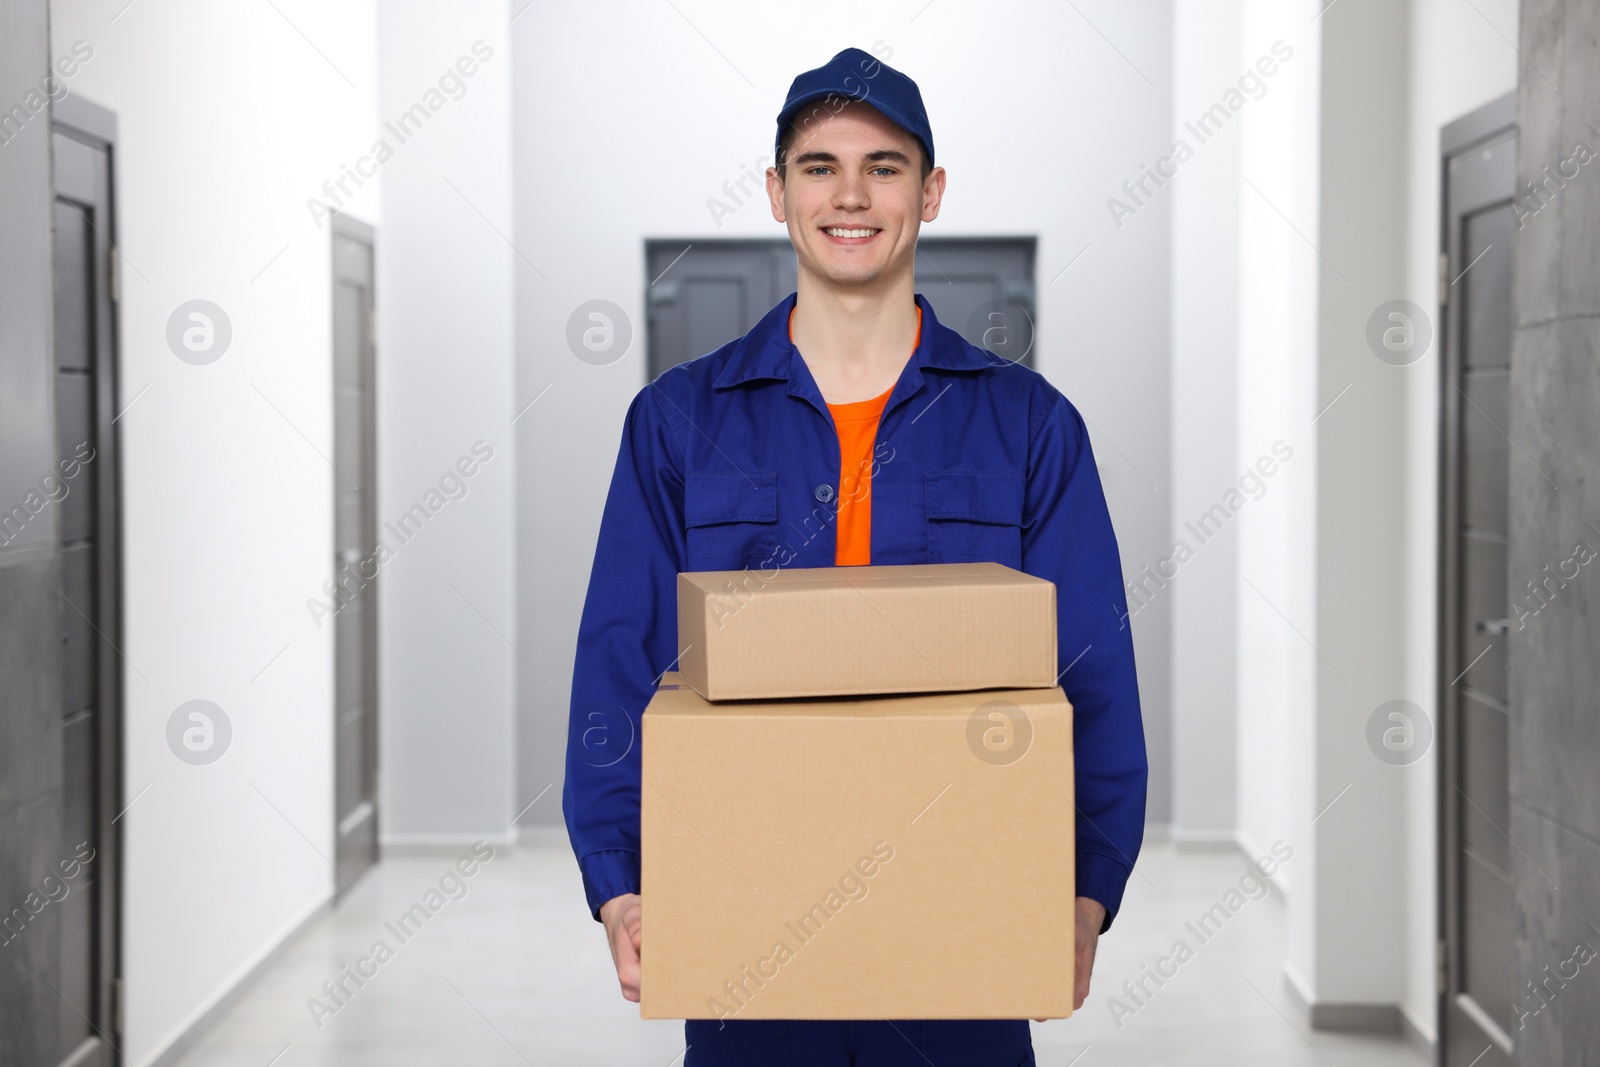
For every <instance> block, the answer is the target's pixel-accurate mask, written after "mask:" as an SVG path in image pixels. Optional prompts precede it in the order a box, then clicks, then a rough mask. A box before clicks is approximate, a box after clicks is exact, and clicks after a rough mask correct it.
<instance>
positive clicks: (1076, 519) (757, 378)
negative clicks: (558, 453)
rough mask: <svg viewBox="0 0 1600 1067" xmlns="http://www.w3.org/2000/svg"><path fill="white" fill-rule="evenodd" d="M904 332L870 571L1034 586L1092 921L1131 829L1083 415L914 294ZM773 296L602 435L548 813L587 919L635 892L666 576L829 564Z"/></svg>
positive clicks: (1122, 674)
mask: <svg viewBox="0 0 1600 1067" xmlns="http://www.w3.org/2000/svg"><path fill="white" fill-rule="evenodd" d="M916 300H917V303H918V304H919V305H920V306H921V308H922V336H921V339H920V341H919V343H918V345H917V349H916V352H915V353H914V354H913V356H912V358H911V359H910V360H909V361H908V362H907V364H906V367H905V369H904V370H903V371H902V372H901V374H900V379H899V381H898V382H896V383H895V386H894V390H893V391H892V392H891V393H890V395H889V400H888V403H887V405H886V406H885V407H884V409H883V416H882V421H881V423H880V425H879V428H878V437H877V443H876V448H875V450H874V453H873V458H874V461H875V466H874V469H873V471H872V482H871V496H872V562H873V563H875V564H880V563H955V562H967V561H974V560H993V561H995V562H998V563H1003V564H1006V565H1007V566H1010V567H1015V568H1017V569H1019V570H1022V571H1026V572H1027V573H1029V574H1034V575H1038V576H1039V577H1041V578H1048V579H1049V580H1050V581H1052V582H1054V583H1055V584H1056V602H1057V605H1058V613H1059V625H1058V641H1059V659H1058V666H1059V667H1060V668H1061V670H1062V675H1061V679H1060V684H1061V686H1062V688H1063V689H1065V690H1066V694H1067V698H1068V699H1069V700H1070V701H1071V702H1072V707H1073V713H1074V720H1073V736H1074V742H1075V745H1076V771H1077V797H1076V800H1077V808H1078V816H1077V883H1078V885H1077V892H1078V895H1079V896H1086V897H1090V898H1092V899H1094V900H1097V901H1099V902H1100V903H1101V904H1103V905H1104V906H1105V909H1106V921H1105V926H1104V927H1103V929H1104V928H1109V926H1110V925H1111V920H1112V918H1113V917H1114V916H1115V915H1116V913H1117V909H1118V906H1119V905H1120V903H1121V901H1122V892H1123V888H1124V886H1125V885H1126V884H1127V880H1128V876H1129V875H1130V874H1131V873H1132V867H1133V862H1134V859H1135V858H1136V857H1137V856H1138V854H1139V846H1140V843H1141V841H1142V839H1143V836H1144V811H1145V785H1146V779H1147V776H1148V768H1147V764H1146V760H1145V746H1144V728H1143V723H1142V721H1141V718H1140V712H1139V690H1138V683H1137V680H1136V678H1135V675H1134V660H1133V641H1132V634H1131V632H1130V630H1129V629H1128V618H1127V614H1126V611H1127V609H1126V606H1125V598H1124V593H1123V585H1122V567H1121V563H1120V560H1119V558H1118V554H1117V542H1116V537H1115V535H1114V533H1113V532H1112V529H1111V517H1110V515H1109V513H1108V512H1107V510H1106V502H1105V495H1104V493H1103V491H1102V489H1101V487H1100V474H1099V471H1098V470H1097V469H1096V467H1095V462H1094V455H1093V453H1092V452H1091V451H1090V447H1089V435H1088V433H1087V431H1086V430H1085V428H1084V422H1083V417H1082V416H1080V415H1079V414H1078V411H1077V409H1076V408H1074V407H1073V406H1072V404H1071V403H1069V402H1068V401H1067V399H1066V398H1065V397H1064V396H1062V395H1061V393H1060V392H1058V391H1057V390H1056V389H1055V387H1053V386H1052V385H1051V384H1050V383H1049V382H1047V381H1046V380H1045V379H1044V377H1043V376H1041V375H1040V374H1038V373H1036V372H1034V371H1032V370H1030V369H1028V368H1026V367H1023V366H1020V365H1017V364H1012V363H1009V362H1006V361H1004V360H1002V359H1001V358H1000V357H998V356H996V355H994V354H992V353H990V352H987V351H986V350H984V349H981V348H978V347H976V346H974V345H972V344H969V343H968V342H967V341H966V339H965V338H963V337H962V336H961V335H960V334H958V333H956V332H955V331H954V330H952V329H950V328H949V327H948V326H944V325H942V324H941V323H940V322H939V321H938V319H936V318H935V317H934V314H933V308H932V307H931V306H929V304H928V301H927V300H926V299H925V298H924V297H923V296H922V295H921V294H918V295H917V297H916ZM794 303H795V295H794V294H790V296H789V297H787V298H786V299H785V300H784V301H783V302H782V303H780V304H779V305H778V306H777V307H775V308H773V309H772V310H771V311H770V312H768V313H767V314H766V316H765V317H764V318H762V320H761V321H760V322H759V323H757V324H756V327H755V328H754V329H753V330H751V331H750V332H749V333H748V334H746V335H745V336H744V337H742V338H739V339H738V340H736V341H731V342H729V343H728V344H726V345H723V346H722V347H721V348H719V349H717V350H716V351H715V352H712V353H710V354H709V355H706V356H702V357H700V358H699V359H696V360H693V361H691V362H688V363H684V364H681V365H679V366H677V367H674V368H672V369H671V370H669V371H667V372H666V373H664V374H662V375H661V377H659V378H657V379H656V380H655V381H654V382H652V383H651V384H650V385H647V386H645V388H644V389H642V390H641V391H640V392H639V394H638V395H637V396H636V397H634V399H633V403H632V404H631V406H630V407H629V408H628V415H627V421H626V423H625V424H624V426H623V430H622V447H621V450H620V452H619V454H618V456H617V465H616V470H615V472H614V474H613V475H612V479H611V488H610V492H609V495H608V496H607V498H606V505H605V511H604V514H603V516H602V518H601V522H600V536H599V541H598V543H597V544H596V546H595V556H594V567H593V570H592V571H591V573H590V577H589V592H588V596H587V598H586V599H585V601H584V606H583V617H582V620H581V622H580V624H579V627H578V649H577V659H576V662H575V666H574V670H573V678H572V707H571V721H570V724H569V728H568V735H567V759H566V784H565V787H564V790H563V794H562V811H563V813H564V814H565V816H566V821H567V831H568V834H569V836H570V837H571V840H572V848H573V852H574V853H575V854H576V856H577V859H578V866H579V868H580V870H581V871H582V874H583V886H584V891H585V893H586V894H587V896H588V901H589V908H590V911H591V913H593V914H594V915H595V917H596V918H598V917H599V908H600V905H601V904H603V903H604V902H606V901H607V900H610V899H611V898H612V897H615V896H617V895H618V894H621V893H637V892H639V768H640V746H639V744H638V738H639V726H640V721H639V719H640V715H641V714H642V713H643V711H644V707H645V705H646V704H647V703H648V702H649V700H650V697H651V695H652V693H653V692H654V689H655V684H656V681H657V680H658V679H659V678H660V677H661V675H662V674H663V673H664V672H666V671H668V670H671V669H672V668H673V667H674V666H675V664H676V660H677V657H678V644H677V575H678V572H679V571H699V570H737V569H741V568H744V567H753V568H760V567H762V566H763V565H765V566H767V567H769V568H770V567H773V566H785V567H791V566H792V567H831V566H833V560H834V519H835V516H836V512H837V508H838V503H839V499H840V495H841V494H840V492H839V490H840V486H839V484H838V483H839V440H838V436H837V434H836V432H835V430H834V426H833V419H832V417H831V416H830V415H829V413H828V407H827V404H826V403H825V402H824V400H823V398H822V394H821V392H820V391H819V390H818V388H817V384H816V381H815V380H814V379H813V378H812V376H811V372H810V370H809V369H808V368H807V367H806V364H805V361H804V360H803V359H802V358H801V357H800V353H799V352H798V350H797V349H796V348H795V346H794V344H793V343H792V342H791V341H790V340H789V333H788V322H789V312H790V310H791V309H792V308H793V307H794Z"/></svg>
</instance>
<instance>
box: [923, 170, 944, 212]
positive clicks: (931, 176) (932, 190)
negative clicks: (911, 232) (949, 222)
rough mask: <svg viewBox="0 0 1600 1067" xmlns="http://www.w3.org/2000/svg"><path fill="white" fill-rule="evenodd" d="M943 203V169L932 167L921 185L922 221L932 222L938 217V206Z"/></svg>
mask: <svg viewBox="0 0 1600 1067" xmlns="http://www.w3.org/2000/svg"><path fill="white" fill-rule="evenodd" d="M943 202H944V168H943V167H934V168H933V169H932V170H930V171H929V172H928V177H927V178H926V179H924V180H923V183H922V221H923V222H932V221H933V220H934V219H936V218H938V217H939V205H940V204H941V203H943Z"/></svg>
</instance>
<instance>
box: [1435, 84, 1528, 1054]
mask: <svg viewBox="0 0 1600 1067" xmlns="http://www.w3.org/2000/svg"><path fill="white" fill-rule="evenodd" d="M1516 129H1517V94H1516V91H1515V90H1512V91H1511V92H1508V93H1506V94H1505V95H1504V96H1500V97H1498V98H1496V99H1494V100H1492V101H1490V102H1489V103H1487V104H1485V105H1483V106H1482V107H1480V108H1478V109H1476V110H1475V111H1472V112H1470V113H1468V114H1466V115H1463V116H1462V117H1461V118H1458V119H1456V120H1455V121H1453V122H1451V123H1449V124H1448V125H1446V126H1444V127H1443V128H1442V129H1441V130H1440V135H1439V256H1440V261H1439V262H1440V275H1441V278H1440V283H1439V292H1438V293H1437V294H1436V299H1438V300H1440V301H1441V302H1439V303H1437V304H1436V305H1435V307H1436V309H1437V314H1438V321H1439V382H1438V387H1439V394H1438V405H1439V407H1438V412H1439V438H1438V448H1439V485H1438V494H1439V495H1438V511H1437V518H1438V531H1437V534H1438V541H1437V545H1438V557H1439V558H1438V573H1437V582H1438V592H1437V596H1436V597H1435V600H1436V607H1437V611H1438V614H1437V617H1436V627H1437V630H1436V633H1437V638H1436V645H1437V647H1436V648H1435V653H1436V661H1437V668H1436V676H1435V679H1434V681H1435V685H1436V687H1437V689H1436V697H1435V699H1436V703H1435V705H1434V706H1435V708H1436V709H1437V714H1438V720H1439V721H1438V723H1437V724H1436V725H1437V729H1436V731H1435V732H1436V735H1437V737H1438V753H1439V755H1438V760H1437V764H1436V766H1437V769H1438V772H1437V774H1436V775H1435V778H1436V781H1435V783H1434V785H1435V793H1434V803H1435V805H1436V807H1435V820H1434V824H1435V828H1436V833H1435V838H1434V844H1435V856H1434V863H1435V868H1434V873H1435V893H1436V898H1435V904H1436V908H1435V911H1436V914H1437V918H1438V923H1437V927H1436V929H1435V937H1436V939H1437V940H1436V942H1435V957H1434V958H1435V964H1436V965H1435V975H1436V981H1435V991H1434V992H1435V996H1434V1033H1435V1034H1436V1035H1437V1037H1436V1041H1435V1044H1434V1057H1435V1062H1436V1063H1438V1064H1440V1065H1443V1064H1444V1063H1445V1062H1446V1060H1445V1057H1446V1055H1447V1053H1448V1049H1447V1046H1446V1043H1447V1041H1448V1039H1449V1011H1450V997H1451V986H1452V982H1451V975H1452V974H1454V973H1457V972H1456V969H1457V968H1459V967H1460V958H1461V952H1460V945H1459V944H1457V942H1456V938H1455V932H1456V930H1457V929H1459V920H1460V909H1461V902H1460V901H1459V900H1458V899H1457V895H1456V893H1455V891H1454V888H1453V884H1452V882H1451V879H1450V872H1451V871H1452V870H1453V865H1454V863H1455V857H1454V856H1453V855H1452V850H1453V849H1455V848H1457V847H1458V845H1459V844H1460V838H1461V827H1460V820H1459V819H1458V818H1457V817H1456V813H1457V810H1458V809H1457V806H1456V804H1455V800H1454V797H1453V795H1452V794H1451V790H1452V789H1453V788H1454V786H1453V783H1454V781H1455V778H1454V768H1455V767H1456V766H1457V757H1458V756H1459V751H1458V749H1459V745H1460V742H1461V738H1460V734H1459V731H1458V730H1457V725H1458V723H1459V721H1460V715H1459V711H1458V708H1457V705H1458V703H1459V695H1458V693H1457V691H1456V687H1455V686H1454V684H1453V683H1452V682H1451V681H1450V679H1453V678H1456V677H1457V676H1458V675H1459V674H1460V673H1461V664H1460V662H1459V659H1460V657H1459V655H1458V654H1457V644H1456V642H1455V641H1454V640H1452V638H1453V636H1454V634H1455V627H1456V625H1457V622H1458V614H1459V606H1460V605H1459V603H1458V598H1457V595H1456V586H1455V580H1454V579H1455V578H1456V576H1457V575H1458V574H1459V571H1460V562H1461V561H1460V559H1459V558H1458V557H1459V553H1458V552H1457V546H1456V535H1457V532H1458V529H1459V526H1460V518H1461V465H1460V463H1459V456H1460V448H1459V446H1460V442H1461V426H1460V419H1459V417H1458V415H1459V411H1460V408H1459V405H1458V404H1457V403H1456V401H1455V400H1454V397H1455V396H1456V387H1457V386H1458V385H1459V384H1460V383H1461V380H1462V374H1461V370H1462V367H1461V339H1462V310H1463V301H1461V300H1459V299H1457V300H1451V301H1449V302H1447V303H1446V302H1442V298H1443V296H1444V292H1445V288H1446V285H1447V284H1448V282H1449V279H1448V278H1447V277H1445V275H1446V274H1449V273H1452V272H1453V270H1454V267H1453V264H1455V262H1456V261H1457V259H1458V258H1459V256H1458V254H1457V253H1458V251H1459V250H1458V249H1457V248H1456V247H1455V245H1456V243H1457V242H1456V237H1457V235H1456V233H1455V232H1454V227H1453V226H1452V222H1451V217H1450V209H1451V202H1450V179H1449V173H1450V169H1449V168H1450V162H1451V160H1452V159H1454V158H1456V157H1458V156H1460V155H1462V154H1464V153H1465V152H1468V151H1470V150H1472V149H1473V148H1475V147H1476V146H1478V145H1480V144H1482V143H1483V142H1485V141H1488V140H1490V139H1491V138H1496V137H1501V136H1503V135H1504V134H1505V133H1507V132H1508V131H1515V130H1516ZM1506 922H1507V924H1508V927H1509V924H1510V922H1511V916H1509V915H1507V916H1506ZM1506 992H1507V995H1508V996H1509V995H1510V992H1511V976H1510V975H1507V976H1506Z"/></svg>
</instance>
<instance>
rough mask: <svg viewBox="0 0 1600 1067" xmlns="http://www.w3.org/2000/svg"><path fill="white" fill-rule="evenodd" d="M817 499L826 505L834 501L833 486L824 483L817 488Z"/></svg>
mask: <svg viewBox="0 0 1600 1067" xmlns="http://www.w3.org/2000/svg"><path fill="white" fill-rule="evenodd" d="M817 499H818V500H820V501H822V502H823V503H824V504H826V503H827V502H828V501H830V500H832V499H833V486H831V485H829V484H828V483H826V482H824V483H822V484H821V485H819V486H817Z"/></svg>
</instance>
